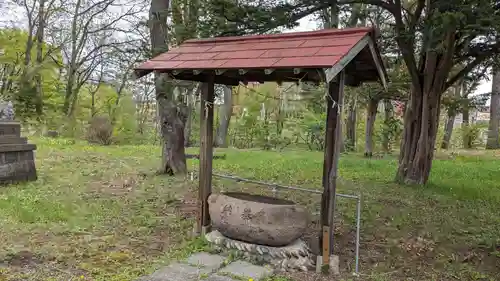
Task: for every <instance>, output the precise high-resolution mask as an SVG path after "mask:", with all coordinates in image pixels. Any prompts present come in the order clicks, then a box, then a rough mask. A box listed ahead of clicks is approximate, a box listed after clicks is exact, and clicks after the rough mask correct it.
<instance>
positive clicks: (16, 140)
mask: <svg viewBox="0 0 500 281" xmlns="http://www.w3.org/2000/svg"><path fill="white" fill-rule="evenodd" d="M27 143H28V138H25V137H18V136H12V135H6V136H0V145H2V144H27Z"/></svg>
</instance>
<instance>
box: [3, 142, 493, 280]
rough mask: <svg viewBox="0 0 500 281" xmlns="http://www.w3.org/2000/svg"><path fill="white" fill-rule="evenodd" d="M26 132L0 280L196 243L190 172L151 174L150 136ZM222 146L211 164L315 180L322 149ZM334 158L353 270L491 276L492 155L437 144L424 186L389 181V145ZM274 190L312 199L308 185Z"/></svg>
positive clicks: (230, 185)
mask: <svg viewBox="0 0 500 281" xmlns="http://www.w3.org/2000/svg"><path fill="white" fill-rule="evenodd" d="M36 143H37V145H38V150H37V154H36V160H37V168H38V172H39V180H38V181H37V182H34V183H27V184H21V185H17V186H9V187H3V188H1V189H0V241H1V243H0V280H65V281H66V280H106V281H114V280H116V281H118V280H119V281H126V280H134V279H135V278H136V277H138V276H142V275H145V274H146V273H148V272H151V271H152V270H153V269H155V268H157V267H158V266H159V265H160V264H163V263H164V262H166V261H168V260H173V259H176V258H179V257H182V256H185V255H187V254H188V253H190V252H193V251H197V250H200V249H203V248H204V247H205V246H204V245H203V243H200V241H198V240H194V241H192V240H190V238H189V234H190V232H191V229H192V225H193V223H194V221H193V214H194V212H195V211H196V209H195V208H194V202H195V201H193V200H194V198H193V195H195V194H196V192H195V190H194V187H195V186H196V184H197V181H194V182H190V181H187V182H186V181H185V180H184V179H171V178H168V177H161V176H155V168H156V164H157V161H156V160H157V159H158V154H159V149H157V148H156V147H153V146H133V147H132V146H129V147H127V146H123V147H92V146H87V145H82V144H70V143H65V142H64V141H54V140H37V141H36ZM191 152H192V153H196V151H191ZM224 153H225V154H226V156H227V157H226V159H225V160H216V161H215V162H214V169H216V170H218V171H221V172H225V173H234V174H237V175H239V176H242V177H248V178H253V179H261V180H268V181H274V182H280V183H284V184H292V185H301V186H306V187H310V188H319V187H320V185H321V166H322V155H321V153H314V152H304V153H302V152H301V153H299V152H283V153H274V152H262V151H237V150H231V149H229V150H225V151H224ZM196 163H197V160H190V161H189V166H190V167H194V168H196V166H195V165H196ZM340 164H341V167H340V169H341V171H340V175H341V176H342V184H341V185H340V188H339V189H340V192H342V193H347V194H361V195H362V197H363V207H362V208H363V209H362V218H363V220H362V236H361V242H362V244H361V273H362V274H361V276H360V277H357V278H356V279H357V280H377V281H381V280H500V238H499V236H500V235H499V233H500V216H498V214H500V204H499V203H500V173H499V172H498V171H499V167H500V160H499V158H498V157H496V158H495V156H494V155H484V153H482V154H480V155H477V153H470V154H466V153H458V154H453V155H449V154H448V155H443V154H440V155H439V157H438V160H436V161H435V163H434V165H433V173H432V177H431V181H430V184H429V185H427V186H425V187H407V186H398V185H395V184H393V183H392V178H393V174H394V171H395V167H396V160H395V158H393V157H384V158H381V159H374V160H367V159H363V158H362V157H360V156H359V155H356V154H351V155H345V156H343V158H342V160H341V163H340ZM214 189H215V190H220V189H223V190H247V191H251V192H262V193H267V194H271V193H270V192H269V191H268V190H266V189H265V188H262V187H256V186H253V185H245V184H241V183H234V182H230V181H226V180H215V181H214ZM278 195H279V196H282V197H287V198H289V199H292V200H295V201H297V202H300V203H302V204H305V205H307V206H309V207H310V208H311V210H312V211H313V212H314V211H317V203H318V202H319V197H318V196H317V195H312V194H304V193H297V192H282V191H279V192H278ZM338 207H339V210H340V212H339V215H338V217H337V225H336V227H337V230H338V233H339V234H338V237H337V241H336V251H337V253H338V254H339V255H340V256H341V259H342V261H343V268H344V271H345V274H344V278H345V280H348V278H349V279H353V278H354V277H353V276H352V275H350V274H349V273H347V272H346V271H349V270H350V269H352V268H353V265H354V264H353V257H354V233H355V232H354V221H355V213H354V210H355V209H354V208H355V205H354V204H353V202H350V201H346V200H344V199H339V200H338ZM311 229H312V232H311V237H312V238H311V241H314V237H313V236H314V233H316V232H315V231H314V228H311ZM81 276H83V278H81ZM287 278H292V279H296V280H304V281H305V280H315V279H318V280H319V279H321V278H323V277H321V276H317V275H314V274H309V275H308V276H303V275H300V274H299V275H294V276H288V277H287ZM275 279H285V277H276V278H275Z"/></svg>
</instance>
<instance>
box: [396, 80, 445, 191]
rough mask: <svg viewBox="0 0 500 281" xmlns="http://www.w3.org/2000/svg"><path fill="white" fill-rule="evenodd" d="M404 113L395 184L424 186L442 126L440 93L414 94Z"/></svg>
mask: <svg viewBox="0 0 500 281" xmlns="http://www.w3.org/2000/svg"><path fill="white" fill-rule="evenodd" d="M412 91H413V92H412V94H411V98H410V101H409V103H408V107H407V108H406V111H405V117H404V118H405V120H404V124H405V126H404V130H403V139H402V141H401V152H400V155H399V167H398V171H397V174H396V181H397V182H399V183H404V184H425V183H426V182H427V180H428V179H429V175H430V171H431V166H432V158H433V157H434V147H435V143H436V136H437V131H438V125H439V109H440V98H441V93H432V92H423V93H422V92H415V89H412Z"/></svg>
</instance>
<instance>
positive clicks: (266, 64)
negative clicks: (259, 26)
mask: <svg viewBox="0 0 500 281" xmlns="http://www.w3.org/2000/svg"><path fill="white" fill-rule="evenodd" d="M372 31H373V29H372V28H366V27H363V28H351V29H327V30H319V31H311V32H294V33H283V34H272V35H254V36H241V37H219V38H212V39H193V40H188V41H186V42H185V43H183V44H182V45H180V46H179V47H177V48H173V49H171V50H170V51H168V52H166V53H164V54H161V55H159V56H156V57H154V58H152V59H151V60H149V61H146V62H144V63H142V64H141V65H139V66H138V67H137V68H136V71H138V72H142V73H140V74H142V75H140V74H139V76H143V75H145V74H147V73H149V72H151V71H154V70H189V69H200V70H204V69H252V68H290V67H295V68H324V67H331V66H333V65H334V64H335V63H336V62H337V61H338V60H339V59H340V58H342V57H343V56H344V55H345V54H346V53H347V52H348V51H349V50H350V49H351V48H352V47H353V46H354V45H355V44H356V43H358V42H359V41H360V40H361V39H363V38H364V37H365V36H367V35H369V34H370V33H371V32H372ZM141 70H145V71H146V72H143V71H141Z"/></svg>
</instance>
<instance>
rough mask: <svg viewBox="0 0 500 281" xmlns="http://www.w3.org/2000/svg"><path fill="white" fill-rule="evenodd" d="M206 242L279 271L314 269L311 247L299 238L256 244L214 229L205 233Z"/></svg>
mask: <svg viewBox="0 0 500 281" xmlns="http://www.w3.org/2000/svg"><path fill="white" fill-rule="evenodd" d="M205 238H206V239H207V241H208V242H210V243H213V244H215V245H216V246H217V247H219V250H221V251H225V250H233V251H234V250H236V251H237V252H239V253H240V254H241V255H242V257H244V258H246V259H248V260H249V261H251V262H254V263H263V264H270V265H272V266H273V267H274V268H276V269H278V270H281V271H287V272H290V271H309V270H312V269H314V256H313V254H312V253H311V249H309V247H308V246H307V244H306V243H305V242H304V241H302V240H301V239H297V240H296V241H294V242H293V243H291V244H289V245H286V246H283V247H271V246H265V245H256V244H251V243H246V242H242V241H238V240H234V239H231V238H228V237H225V236H224V235H222V234H221V233H220V232H219V231H217V230H214V231H212V232H210V233H207V234H206V235H205Z"/></svg>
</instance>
